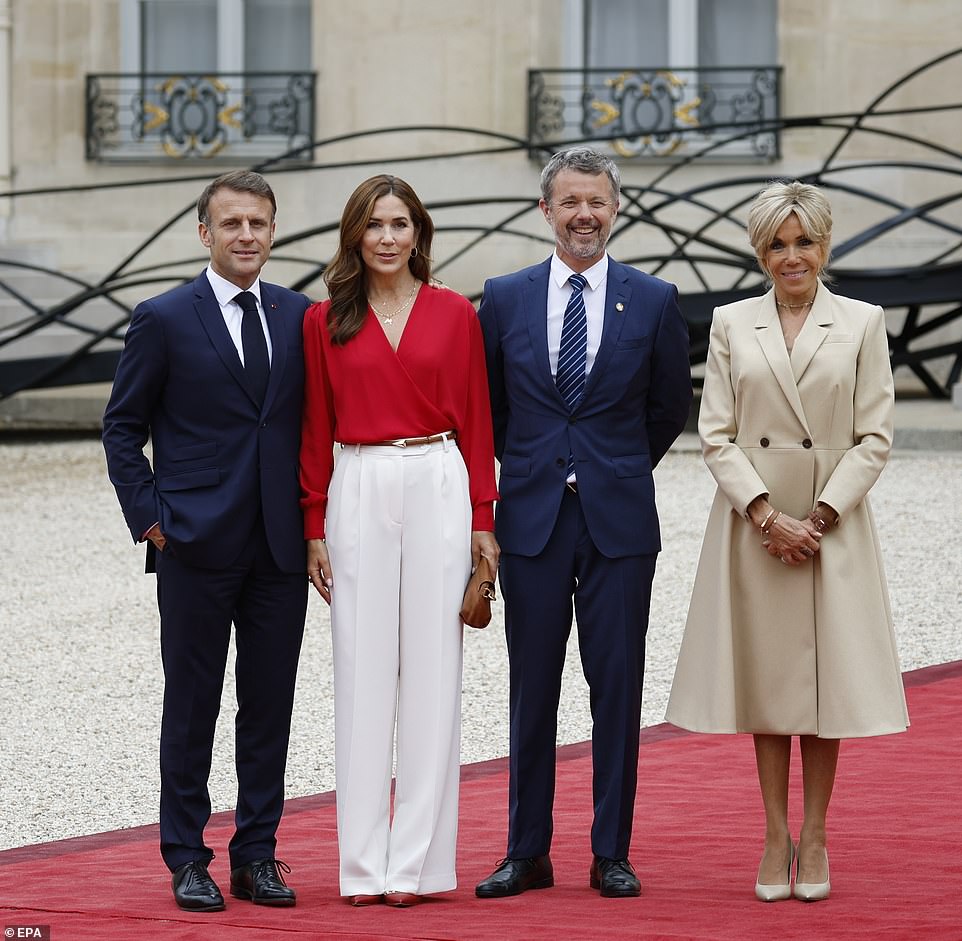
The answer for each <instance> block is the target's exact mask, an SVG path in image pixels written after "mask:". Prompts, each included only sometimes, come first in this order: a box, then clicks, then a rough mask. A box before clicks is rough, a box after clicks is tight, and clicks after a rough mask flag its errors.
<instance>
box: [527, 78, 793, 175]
mask: <svg viewBox="0 0 962 941" xmlns="http://www.w3.org/2000/svg"><path fill="white" fill-rule="evenodd" d="M781 71H782V70H781V68H780V67H778V66H751V67H745V68H713V69H666V68H665V69H663V68H637V67H634V68H625V69H620V68H612V69H539V70H529V72H528V139H529V140H530V141H532V142H533V143H534V144H537V143H540V142H547V141H564V140H571V139H578V140H588V141H598V142H599V143H600V142H602V141H604V142H607V145H608V146H609V147H610V148H611V150H612V152H613V153H614V154H616V155H617V156H620V157H625V158H630V157H669V158H671V157H674V158H678V157H686V156H689V155H691V154H694V153H702V154H704V156H705V157H706V158H707V157H716V158H728V159H732V158H736V159H739V160H751V161H753V162H754V161H758V160H775V159H777V158H778V156H779V136H778V130H777V124H776V123H775V122H777V121H778V118H779V82H780V79H781Z"/></svg>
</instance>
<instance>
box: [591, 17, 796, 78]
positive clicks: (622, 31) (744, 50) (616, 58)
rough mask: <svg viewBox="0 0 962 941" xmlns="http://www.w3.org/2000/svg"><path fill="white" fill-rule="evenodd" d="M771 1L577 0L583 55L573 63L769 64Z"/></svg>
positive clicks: (772, 38) (773, 49) (680, 66)
mask: <svg viewBox="0 0 962 941" xmlns="http://www.w3.org/2000/svg"><path fill="white" fill-rule="evenodd" d="M776 6H777V5H776V0H723V2H722V0H582V11H581V19H582V23H581V31H582V35H583V51H582V56H583V58H582V61H581V62H580V63H577V64H579V65H582V66H583V67H585V68H608V67H616V68H621V67H623V66H625V65H638V66H641V67H645V66H650V67H658V68H664V67H666V66H667V67H669V68H677V69H689V68H693V67H698V68H718V67H725V66H745V65H773V64H774V63H775V61H776V55H777V48H776V14H777V10H776ZM572 64H574V63H572Z"/></svg>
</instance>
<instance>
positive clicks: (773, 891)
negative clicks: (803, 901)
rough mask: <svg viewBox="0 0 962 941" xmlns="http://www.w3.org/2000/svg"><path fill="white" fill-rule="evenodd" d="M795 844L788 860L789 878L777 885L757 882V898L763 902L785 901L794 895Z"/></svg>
mask: <svg viewBox="0 0 962 941" xmlns="http://www.w3.org/2000/svg"><path fill="white" fill-rule="evenodd" d="M795 855H796V854H795V844H794V843H792V855H791V856H790V857H789V860H788V878H787V880H786V881H785V882H778V883H776V884H775V885H769V884H768V883H764V882H758V881H757V880H756V882H755V898H757V899H758V900H759V901H761V902H784V901H785V899H790V898H791V897H792V867H793V866H794V865H795Z"/></svg>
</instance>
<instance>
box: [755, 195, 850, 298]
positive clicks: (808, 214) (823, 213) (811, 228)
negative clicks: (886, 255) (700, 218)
mask: <svg viewBox="0 0 962 941" xmlns="http://www.w3.org/2000/svg"><path fill="white" fill-rule="evenodd" d="M792 213H795V216H796V218H797V219H798V223H799V225H800V226H801V227H802V231H803V232H804V233H805V234H806V235H807V236H808V237H809V238H810V239H811V240H812V241H813V242H814V243H815V244H816V245H818V246H819V247H820V248H821V249H822V265H821V267H820V268H819V270H818V275H819V277H822V271H823V270H824V268H825V267H826V266H827V265H828V259H829V255H830V254H831V249H832V207H831V205H830V204H829V201H828V200H827V199H826V198H825V194H824V193H822V191H821V190H820V189H819V188H818V187H817V186H812V185H811V184H809V183H799V182H798V180H795V181H793V182H791V183H784V182H778V183H772V184H771V185H770V186H768V187H767V188H766V189H764V190H762V191H761V192H760V193H759V194H758V195H757V196H756V197H755V201H754V202H753V203H752V207H751V209H750V210H749V212H748V240H749V242H751V245H752V248H753V249H754V250H755V257H756V258H758V264H759V266H760V267H761V269H762V271H764V272H765V276H766V277H767V278H768V279H769V280H771V277H772V274H771V272H770V271H769V270H768V265H766V264H765V256H766V255H767V254H768V250H769V249H770V248H771V245H772V242H774V241H775V233H776V232H778V230H779V229H780V228H781V226H782V223H783V222H784V221H785V220H786V219H787V218H788V217H789V216H790V215H791V214H792Z"/></svg>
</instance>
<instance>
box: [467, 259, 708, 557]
mask: <svg viewBox="0 0 962 941" xmlns="http://www.w3.org/2000/svg"><path fill="white" fill-rule="evenodd" d="M550 266H551V261H550V259H548V260H547V261H545V262H543V263H541V264H540V265H535V266H534V267H532V268H526V269H524V270H522V271H518V272H515V273H514V274H509V275H505V276H504V277H500V278H493V279H491V280H489V281H488V282H487V283H486V284H485V286H484V296H483V298H482V300H481V307H480V310H479V316H480V318H481V326H482V330H483V332H484V340H485V351H486V355H487V361H488V376H489V383H490V388H491V405H492V412H493V417H494V434H495V454H496V455H497V457H498V460H499V461H500V462H501V476H500V481H499V490H500V494H501V496H500V500H499V502H498V509H497V517H496V521H495V530H496V533H497V538H498V542H499V543H500V545H501V548H502V549H503V550H504V551H505V552H510V553H515V554H518V555H526V556H533V555H537V554H538V553H540V552H541V550H542V549H543V548H544V547H545V544H546V543H547V541H548V537H549V536H550V535H551V532H552V530H553V528H554V525H555V520H556V519H557V516H558V510H559V507H560V506H561V498H562V496H563V494H564V486H565V476H566V470H567V460H568V454H569V451H570V453H571V454H573V455H574V459H575V473H576V475H577V479H578V495H579V498H580V500H581V505H582V508H583V511H584V515H585V520H586V522H587V525H588V529H589V531H590V533H591V537H592V539H593V540H594V543H595V545H596V546H597V547H598V549H599V550H600V552H601V553H602V554H603V555H606V556H608V557H609V558H619V557H622V556H628V555H646V554H649V553H655V552H658V550H659V549H660V548H661V540H660V534H659V529H658V516H657V513H656V510H655V488H654V481H653V479H652V469H653V468H654V467H655V465H656V464H657V463H658V462H659V461H660V460H661V458H662V457H663V456H664V454H665V452H666V451H667V450H668V448H669V446H670V445H671V443H672V441H674V440H675V438H676V437H677V436H678V434H679V432H681V430H682V429H683V428H684V426H685V422H686V421H687V418H688V412H689V408H690V405H691V397H692V389H691V369H690V366H689V360H688V328H687V325H686V324H685V321H684V318H683V317H682V314H681V311H680V310H679V307H678V292H677V290H676V289H675V286H674V285H672V284H669V283H667V282H665V281H661V280H659V279H658V278H653V277H651V276H650V275H646V274H643V273H641V272H639V271H636V270H635V269H634V268H630V267H628V266H627V265H622V264H619V263H618V262H616V261H614V260H613V259H609V263H608V282H607V294H606V300H605V314H604V328H603V332H602V337H601V346H600V348H599V350H598V355H597V357H596V358H595V362H594V365H593V366H592V369H591V372H590V374H589V375H588V381H587V386H586V388H585V394H584V397H583V398H582V400H581V402H580V403H579V405H578V407H577V408H576V409H575V411H574V412H573V413H569V411H568V407H567V405H566V404H565V402H564V399H563V398H562V397H561V395H560V393H559V392H558V388H557V386H556V385H555V381H554V378H553V377H552V375H551V369H550V365H549V361H548V338H547V304H548V276H549V273H550Z"/></svg>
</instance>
